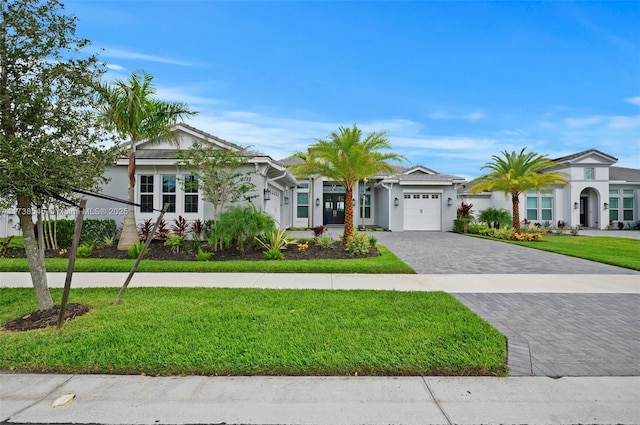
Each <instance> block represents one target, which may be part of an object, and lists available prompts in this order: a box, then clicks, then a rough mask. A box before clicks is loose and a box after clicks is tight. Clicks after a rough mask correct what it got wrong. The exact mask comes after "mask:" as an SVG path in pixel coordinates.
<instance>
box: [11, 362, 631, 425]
mask: <svg viewBox="0 0 640 425" xmlns="http://www.w3.org/2000/svg"><path fill="white" fill-rule="evenodd" d="M0 384H1V385H0V399H1V400H2V404H1V405H0V420H2V421H4V422H2V423H49V424H52V423H91V424H205V423H206V424H221V423H225V424H381V425H382V424H396V423H402V424H497V423H500V424H524V423H526V424H575V423H580V424H637V423H639V422H640V403H638V401H639V396H638V395H639V394H640V377H617V378H561V379H550V378H475V377H397V378H393V377H201V376H187V377H163V378H153V377H145V376H107V375H18V374H4V375H0ZM67 392H73V393H74V394H75V395H76V398H75V400H73V402H71V403H70V404H68V405H65V406H59V407H56V408H53V407H51V403H52V402H53V401H54V400H55V399H56V398H57V397H59V396H60V395H62V394H65V393H67Z"/></svg>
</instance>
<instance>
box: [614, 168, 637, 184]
mask: <svg viewBox="0 0 640 425" xmlns="http://www.w3.org/2000/svg"><path fill="white" fill-rule="evenodd" d="M609 180H613V181H624V182H629V183H631V182H634V183H640V170H638V169H636V168H624V167H609Z"/></svg>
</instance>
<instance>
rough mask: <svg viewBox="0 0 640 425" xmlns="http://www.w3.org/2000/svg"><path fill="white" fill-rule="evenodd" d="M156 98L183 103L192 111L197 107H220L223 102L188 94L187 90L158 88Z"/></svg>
mask: <svg viewBox="0 0 640 425" xmlns="http://www.w3.org/2000/svg"><path fill="white" fill-rule="evenodd" d="M156 96H157V97H158V98H159V99H163V100H166V101H169V102H183V103H186V104H188V105H190V106H191V108H192V109H196V110H197V108H194V106H197V105H219V104H222V103H223V102H222V101H219V100H216V99H212V98H209V97H202V96H194V95H191V94H189V93H188V90H187V89H184V88H169V87H158V88H157V89H156Z"/></svg>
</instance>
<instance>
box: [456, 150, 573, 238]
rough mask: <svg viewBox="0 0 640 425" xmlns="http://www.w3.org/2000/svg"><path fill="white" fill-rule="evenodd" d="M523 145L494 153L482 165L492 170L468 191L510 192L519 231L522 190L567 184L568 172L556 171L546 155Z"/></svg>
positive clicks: (477, 180)
mask: <svg viewBox="0 0 640 425" xmlns="http://www.w3.org/2000/svg"><path fill="white" fill-rule="evenodd" d="M526 149H527V148H526V147H525V148H523V149H522V150H521V151H520V153H516V152H515V151H512V152H507V151H502V157H499V156H497V155H492V156H491V158H492V161H491V162H488V163H486V164H485V165H483V166H482V168H481V170H482V169H488V170H490V172H489V173H487V174H484V175H482V176H480V177H478V178H477V179H476V180H475V181H474V183H473V184H472V186H471V187H470V188H469V191H470V192H472V193H478V192H484V191H494V190H495V191H498V192H502V193H504V194H505V195H511V205H512V215H511V220H512V223H513V228H514V230H515V232H516V233H520V200H519V196H520V194H521V193H523V192H525V191H527V190H530V189H545V188H548V187H550V186H551V185H561V186H564V185H566V184H567V182H568V181H567V176H566V175H565V174H563V173H560V172H557V171H553V167H555V166H557V164H556V163H555V162H553V161H552V160H550V159H549V158H548V157H547V156H546V155H540V154H538V153H535V152H527V153H525V150H526Z"/></svg>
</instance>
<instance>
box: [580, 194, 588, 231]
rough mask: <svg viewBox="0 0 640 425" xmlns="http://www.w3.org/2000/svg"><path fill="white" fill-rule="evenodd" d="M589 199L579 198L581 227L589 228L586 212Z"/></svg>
mask: <svg viewBox="0 0 640 425" xmlns="http://www.w3.org/2000/svg"><path fill="white" fill-rule="evenodd" d="M588 205H589V198H587V197H585V196H581V197H580V225H581V226H582V227H589V226H588V223H587V211H588V210H589V207H588Z"/></svg>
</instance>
